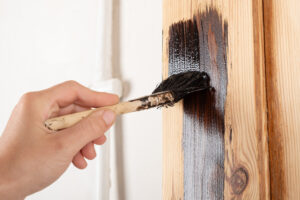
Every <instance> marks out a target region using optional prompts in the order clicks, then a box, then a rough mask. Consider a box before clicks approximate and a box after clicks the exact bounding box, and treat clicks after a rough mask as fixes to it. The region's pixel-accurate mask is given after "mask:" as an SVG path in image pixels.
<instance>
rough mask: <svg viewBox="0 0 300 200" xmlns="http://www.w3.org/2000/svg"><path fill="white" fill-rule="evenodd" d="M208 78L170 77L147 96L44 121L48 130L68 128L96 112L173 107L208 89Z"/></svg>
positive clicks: (197, 75) (191, 75) (198, 75)
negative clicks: (186, 98) (190, 95)
mask: <svg viewBox="0 0 300 200" xmlns="http://www.w3.org/2000/svg"><path fill="white" fill-rule="evenodd" d="M209 87H210V86H209V76H208V75H207V74H206V73H205V72H198V71H188V72H182V73H179V74H175V75H172V76H170V77H169V78H167V79H165V80H164V81H162V82H161V83H160V84H159V85H158V86H157V88H156V89H155V90H154V91H153V92H152V94H151V95H149V96H144V97H141V98H138V99H133V100H130V101H127V102H121V103H118V104H115V105H112V106H105V107H100V108H94V109H91V110H87V111H83V112H78V113H73V114H68V115H63V116H60V117H55V118H52V119H48V120H46V121H45V126H46V127H47V128H48V129H50V130H54V131H57V130H61V129H64V128H68V127H70V126H72V125H74V124H76V123H77V122H79V121H80V120H82V119H83V118H84V117H87V116H88V115H90V114H91V113H93V112H95V111H96V110H107V109H110V110H113V111H114V112H115V113H116V114H118V115H119V114H124V113H129V112H135V111H141V110H146V109H149V108H153V107H168V106H173V105H174V104H175V103H176V102H178V101H180V100H181V99H183V98H184V97H185V96H186V95H188V94H190V93H193V92H197V91H201V90H205V89H207V88H209Z"/></svg>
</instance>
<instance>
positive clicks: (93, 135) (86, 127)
mask: <svg viewBox="0 0 300 200" xmlns="http://www.w3.org/2000/svg"><path fill="white" fill-rule="evenodd" d="M115 117H116V116H115V113H114V112H113V111H111V110H100V111H96V112H94V113H92V114H91V115H90V116H89V117H86V118H84V119H83V120H81V121H80V122H79V123H77V124H76V125H74V126H72V127H70V128H68V129H64V130H62V131H60V132H58V134H57V137H60V139H61V140H62V143H64V144H69V146H70V147H69V149H70V150H72V151H73V152H78V151H79V150H80V149H82V148H83V147H84V146H85V145H86V144H88V143H90V142H92V141H93V140H96V139H97V138H100V137H102V136H104V133H105V132H106V131H107V130H108V129H109V128H110V127H111V125H112V123H113V122H114V121H115ZM103 140H105V139H103ZM100 142H101V141H100ZM102 142H103V141H102Z"/></svg>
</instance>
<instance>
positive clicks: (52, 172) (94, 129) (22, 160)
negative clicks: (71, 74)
mask: <svg viewBox="0 0 300 200" xmlns="http://www.w3.org/2000/svg"><path fill="white" fill-rule="evenodd" d="M118 101H119V98H118V97H117V96H116V95H113V94H108V93H100V92H95V91H92V90H90V89H88V88H85V87H84V86H82V85H80V84H78V83H76V82H74V81H68V82H65V83H62V84H60V85H57V86H54V87H52V88H49V89H46V90H42V91H39V92H30V93H27V94H25V95H24V96H23V97H22V98H21V100H20V101H19V103H18V104H17V105H16V107H15V108H14V110H13V112H12V115H11V117H10V119H9V121H8V124H7V126H6V128H5V130H4V132H3V135H2V136H1V137H0V199H2V198H3V199H23V198H25V197H26V196H27V195H29V194H32V193H34V192H37V191H39V190H41V189H43V188H45V187H47V186H48V185H50V184H51V183H53V182H54V181H55V180H56V179H58V178H59V177H60V176H61V175H62V174H63V173H64V171H65V170H66V169H67V168H68V166H69V164H70V163H71V162H73V164H74V165H75V166H76V167H77V168H79V169H83V168H85V167H86V166H87V162H86V161H85V158H87V159H93V158H95V156H96V152H95V149H94V144H98V145H101V144H103V143H104V142H105V140H106V137H105V135H104V133H105V131H107V130H108V129H109V128H110V127H111V125H112V124H113V122H114V120H115V114H114V112H113V111H110V110H105V111H103V110H101V111H96V112H94V113H92V114H91V115H90V116H89V117H87V118H85V119H83V120H81V121H80V122H79V123H77V124H76V125H74V126H72V127H70V128H68V129H64V130H61V131H58V132H51V131H50V130H48V129H47V128H46V127H45V126H44V121H45V120H46V119H48V118H50V117H56V116H60V115H65V114H69V113H73V112H79V111H83V110H87V109H90V108H92V107H101V106H108V105H113V104H116V103H118Z"/></svg>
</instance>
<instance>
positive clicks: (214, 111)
mask: <svg viewBox="0 0 300 200" xmlns="http://www.w3.org/2000/svg"><path fill="white" fill-rule="evenodd" d="M226 49H227V23H226V22H223V21H222V18H221V16H220V15H219V14H218V12H217V11H216V10H215V9H213V8H207V9H206V11H205V12H203V13H199V14H197V15H195V16H194V18H193V19H191V20H187V21H181V22H178V23H176V24H173V25H172V26H171V27H170V32H169V75H172V74H177V73H180V72H183V71H189V70H194V71H204V72H206V73H208V75H209V76H210V78H211V86H212V88H211V89H208V90H205V91H201V92H198V93H196V94H192V95H188V96H187V97H186V98H185V99H184V122H183V123H184V124H183V151H184V199H185V200H190V199H223V194H224V192H223V191H224V130H225V128H224V115H225V112H224V107H225V99H226V88H227V60H226V59H227V53H226Z"/></svg>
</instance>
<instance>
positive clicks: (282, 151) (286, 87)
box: [264, 0, 300, 199]
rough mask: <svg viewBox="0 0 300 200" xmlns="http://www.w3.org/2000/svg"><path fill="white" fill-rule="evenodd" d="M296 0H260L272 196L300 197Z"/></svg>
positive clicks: (299, 48) (299, 28) (299, 69)
mask: <svg viewBox="0 0 300 200" xmlns="http://www.w3.org/2000/svg"><path fill="white" fill-rule="evenodd" d="M299 10H300V2H299V1H298V0H288V1H275V0H265V1H264V27H265V47H266V79H267V100H268V130H269V149H270V177H271V197H272V199H300V189H299V188H300V156H299V155H300V154H299V152H300V117H299V113H300V79H299V77H300V22H299V20H300V12H299Z"/></svg>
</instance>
